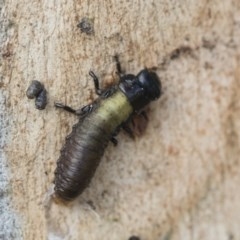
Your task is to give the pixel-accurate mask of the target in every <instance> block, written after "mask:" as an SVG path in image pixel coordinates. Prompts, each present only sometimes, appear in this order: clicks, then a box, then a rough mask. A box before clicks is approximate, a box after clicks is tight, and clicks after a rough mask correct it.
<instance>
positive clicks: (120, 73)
mask: <svg viewBox="0 0 240 240" xmlns="http://www.w3.org/2000/svg"><path fill="white" fill-rule="evenodd" d="M114 60H115V62H116V68H117V74H118V75H119V76H121V75H122V74H123V72H122V68H121V63H120V61H119V56H118V55H117V54H116V55H115V56H114Z"/></svg>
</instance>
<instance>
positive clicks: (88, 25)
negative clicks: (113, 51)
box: [77, 17, 94, 35]
mask: <svg viewBox="0 0 240 240" xmlns="http://www.w3.org/2000/svg"><path fill="white" fill-rule="evenodd" d="M77 27H78V28H80V29H81V32H83V33H86V34H87V35H91V34H93V33H94V28H93V20H92V19H90V18H87V17H84V18H82V19H81V21H80V23H79V24H78V25H77Z"/></svg>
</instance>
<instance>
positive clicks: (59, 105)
mask: <svg viewBox="0 0 240 240" xmlns="http://www.w3.org/2000/svg"><path fill="white" fill-rule="evenodd" d="M54 106H55V107H57V108H62V109H63V110H65V111H67V112H70V113H73V114H76V110H75V109H73V108H71V107H69V106H67V105H64V104H62V103H58V102H55V103H54Z"/></svg>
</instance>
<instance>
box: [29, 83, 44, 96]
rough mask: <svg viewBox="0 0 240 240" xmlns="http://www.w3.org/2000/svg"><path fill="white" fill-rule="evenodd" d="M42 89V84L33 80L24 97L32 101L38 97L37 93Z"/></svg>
mask: <svg viewBox="0 0 240 240" xmlns="http://www.w3.org/2000/svg"><path fill="white" fill-rule="evenodd" d="M43 89H44V86H43V85H42V83H40V82H39V81H37V80H33V81H32V82H31V84H30V86H29V87H28V89H27V92H26V95H27V97H28V98H29V99H33V98H35V97H37V96H38V95H39V93H40V92H41V91H42V90H43Z"/></svg>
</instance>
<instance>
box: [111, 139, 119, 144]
mask: <svg viewBox="0 0 240 240" xmlns="http://www.w3.org/2000/svg"><path fill="white" fill-rule="evenodd" d="M111 142H112V143H113V145H114V146H117V144H118V140H117V139H116V138H115V137H112V138H111Z"/></svg>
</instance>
